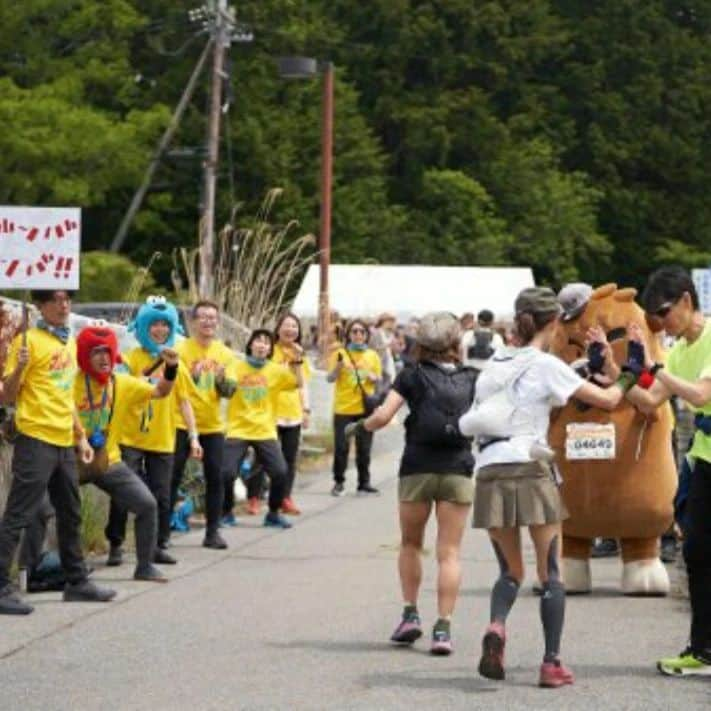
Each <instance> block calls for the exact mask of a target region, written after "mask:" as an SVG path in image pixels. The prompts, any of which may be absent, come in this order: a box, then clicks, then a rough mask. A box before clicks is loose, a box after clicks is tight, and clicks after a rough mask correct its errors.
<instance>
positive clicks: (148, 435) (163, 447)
mask: <svg viewBox="0 0 711 711" xmlns="http://www.w3.org/2000/svg"><path fill="white" fill-rule="evenodd" d="M154 362H155V358H154V357H153V356H151V354H150V353H148V351H146V350H145V349H143V348H134V349H133V350H132V351H129V352H128V353H127V354H126V355H124V356H123V363H124V365H125V366H126V369H127V370H128V372H129V373H130V374H131V375H133V376H134V377H136V378H143V379H144V380H145V381H146V382H148V383H151V385H155V384H156V383H157V382H158V381H159V380H160V379H161V378H162V377H163V371H164V369H165V364H163V365H160V366H159V367H158V368H156V370H154V371H153V372H152V373H151V374H150V375H149V376H147V377H146V376H145V375H143V371H144V370H146V369H147V368H149V367H150V366H151V365H153V363H154ZM189 387H190V378H189V377H188V373H187V370H186V368H185V365H184V364H183V363H179V364H178V375H177V377H176V378H175V382H174V383H173V389H172V390H171V391H170V395H168V397H164V398H160V399H158V400H151V401H150V402H149V403H148V406H147V407H146V409H145V410H144V411H143V414H142V415H141V417H140V418H139V419H138V420H137V421H136V422H135V423H134V422H129V423H128V427H127V428H126V431H125V432H124V433H123V436H122V437H121V444H124V445H126V446H128V447H135V448H136V449H142V450H145V451H147V452H159V453H161V454H170V453H172V452H173V451H174V449H175V429H176V427H177V420H178V418H177V415H176V413H177V412H179V411H180V402H181V401H182V400H186V399H187V398H188V390H189Z"/></svg>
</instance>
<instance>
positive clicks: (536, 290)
mask: <svg viewBox="0 0 711 711" xmlns="http://www.w3.org/2000/svg"><path fill="white" fill-rule="evenodd" d="M514 309H515V311H516V314H520V313H529V314H557V313H560V311H561V307H560V303H559V302H558V297H557V296H556V295H555V292H554V291H553V290H552V289H549V288H548V287H546V286H532V287H530V288H529V289H524V290H523V291H522V292H521V293H520V294H519V295H518V296H517V297H516V303H515V304H514Z"/></svg>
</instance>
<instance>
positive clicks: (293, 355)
mask: <svg viewBox="0 0 711 711" xmlns="http://www.w3.org/2000/svg"><path fill="white" fill-rule="evenodd" d="M273 338H274V352H273V354H272V356H271V360H272V362H273V363H277V364H278V365H286V366H288V365H289V364H290V363H291V361H293V360H303V365H302V367H301V376H302V378H303V380H304V383H303V385H302V386H301V387H300V388H299V389H298V390H294V389H290V390H284V391H282V392H281V393H280V394H279V395H278V397H277V401H276V410H275V416H276V424H277V435H278V437H279V443H280V445H281V451H282V454H283V455H284V459H285V460H286V467H287V473H286V480H285V482H284V501H283V502H282V505H281V510H282V512H283V513H285V514H291V515H294V516H295V515H298V514H300V513H301V511H300V509H299V507H298V506H297V505H296V504H295V503H294V500H293V499H292V496H291V494H292V489H293V487H294V479H295V477H296V460H297V457H298V455H299V444H300V442H301V428H302V427H305V428H306V427H308V426H309V415H310V413H311V410H310V408H309V393H308V388H307V387H306V383H307V382H308V380H309V379H310V378H311V366H310V364H309V361H308V359H307V358H306V357H305V355H304V354H303V351H301V350H298V351H297V350H296V349H295V348H294V344H296V345H298V346H299V348H303V345H302V343H301V322H300V321H299V319H298V317H297V316H296V315H295V314H293V313H285V314H284V315H283V316H281V318H280V319H279V320H278V321H277V324H276V327H275V329H274V335H273ZM230 483H231V482H229V481H226V487H225V508H224V511H225V514H226V517H223V521H224V522H226V523H229V522H230V518H229V516H230V512H231V510H232V507H233V506H234V492H233V490H232V488H231V487H230V486H229V485H230ZM263 483H264V475H263V472H262V471H261V470H259V469H257V471H255V472H254V473H253V474H252V476H251V477H249V479H248V480H247V513H249V514H251V515H257V514H259V509H260V494H261V491H262V487H263Z"/></svg>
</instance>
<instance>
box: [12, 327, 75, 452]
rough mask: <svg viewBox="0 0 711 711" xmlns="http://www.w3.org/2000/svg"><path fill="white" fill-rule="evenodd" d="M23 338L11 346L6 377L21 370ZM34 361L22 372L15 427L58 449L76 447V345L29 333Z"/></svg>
mask: <svg viewBox="0 0 711 711" xmlns="http://www.w3.org/2000/svg"><path fill="white" fill-rule="evenodd" d="M21 346H22V336H21V335H19V336H16V337H15V339H14V340H13V341H12V344H11V345H10V351H9V353H8V356H7V362H6V363H5V377H7V376H9V375H10V374H11V373H12V372H13V371H14V370H15V368H16V367H17V353H18V351H19V349H20V347H21ZM27 347H28V349H29V351H30V361H29V363H28V364H27V365H26V366H25V369H24V370H23V371H22V376H21V378H20V390H19V392H18V395H17V403H16V411H15V424H16V426H17V430H18V432H20V433H21V434H24V435H27V436H28V437H34V438H36V439H40V440H42V441H43V442H47V443H48V444H53V445H55V446H57V447H71V446H72V445H73V444H74V428H73V417H72V415H73V412H74V403H73V402H72V398H71V393H72V387H73V386H74V376H75V375H76V372H77V360H76V343H75V341H74V339H73V338H70V339H69V340H68V341H67V342H66V343H62V342H61V341H60V340H59V339H58V338H56V337H55V336H53V335H52V334H50V333H47V331H43V330H42V329H39V328H31V329H29V330H28V331H27Z"/></svg>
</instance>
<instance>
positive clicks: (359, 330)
mask: <svg viewBox="0 0 711 711" xmlns="http://www.w3.org/2000/svg"><path fill="white" fill-rule="evenodd" d="M351 333H365V329H364V328H352V329H351Z"/></svg>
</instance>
